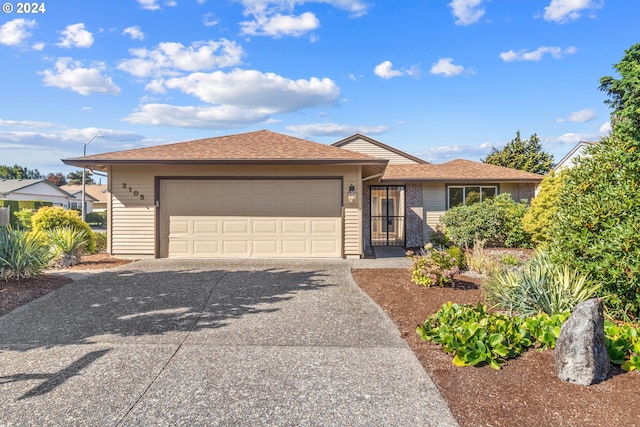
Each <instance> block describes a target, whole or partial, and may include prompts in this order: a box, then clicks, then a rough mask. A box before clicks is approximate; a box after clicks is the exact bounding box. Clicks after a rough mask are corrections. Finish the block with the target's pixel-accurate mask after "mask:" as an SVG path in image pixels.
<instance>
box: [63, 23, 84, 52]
mask: <svg viewBox="0 0 640 427" xmlns="http://www.w3.org/2000/svg"><path fill="white" fill-rule="evenodd" d="M92 44H93V34H91V33H90V32H89V31H87V30H85V29H84V24H83V23H79V24H72V25H67V28H65V29H64V31H62V37H60V42H59V43H56V46H60V47H90V46H91V45H92Z"/></svg>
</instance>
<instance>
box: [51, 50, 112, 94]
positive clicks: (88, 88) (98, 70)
mask: <svg viewBox="0 0 640 427" xmlns="http://www.w3.org/2000/svg"><path fill="white" fill-rule="evenodd" d="M105 68H106V67H105V65H104V64H103V63H101V62H98V63H96V64H94V65H93V67H91V68H85V67H83V66H82V63H81V62H80V61H74V60H72V59H71V58H58V60H57V61H56V66H55V70H49V69H47V70H44V71H42V72H41V73H40V74H42V75H43V76H44V78H43V79H42V81H43V83H44V85H45V86H54V87H57V88H60V89H69V90H72V91H74V92H78V93H79V94H81V95H90V94H92V93H105V94H112V95H117V94H119V93H120V92H121V90H120V88H119V87H118V86H117V85H116V84H114V83H113V81H112V80H111V77H107V76H104V75H102V71H104V70H105Z"/></svg>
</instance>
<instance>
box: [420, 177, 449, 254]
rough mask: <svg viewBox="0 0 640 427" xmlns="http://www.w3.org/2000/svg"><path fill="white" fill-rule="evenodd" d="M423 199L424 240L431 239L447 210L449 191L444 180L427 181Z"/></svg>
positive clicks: (423, 188) (423, 190) (424, 186)
mask: <svg viewBox="0 0 640 427" xmlns="http://www.w3.org/2000/svg"><path fill="white" fill-rule="evenodd" d="M422 200H423V201H424V216H425V227H424V241H425V242H429V241H430V240H431V233H432V232H434V231H435V230H436V226H437V225H438V224H439V223H440V217H441V216H442V215H443V214H444V213H445V212H446V211H447V191H446V186H445V184H444V183H442V182H437V183H431V182H426V183H424V184H423V186H422Z"/></svg>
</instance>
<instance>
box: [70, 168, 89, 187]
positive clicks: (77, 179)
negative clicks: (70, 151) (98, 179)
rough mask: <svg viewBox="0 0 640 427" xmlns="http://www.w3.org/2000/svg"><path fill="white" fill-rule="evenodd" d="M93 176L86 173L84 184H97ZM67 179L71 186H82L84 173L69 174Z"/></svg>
mask: <svg viewBox="0 0 640 427" xmlns="http://www.w3.org/2000/svg"><path fill="white" fill-rule="evenodd" d="M92 175H93V174H92V173H91V172H90V171H86V172H85V176H84V183H85V184H95V181H94V180H93V178H92V177H91V176H92ZM67 179H68V182H69V184H71V185H82V171H81V170H79V171H75V172H69V174H68V175H67Z"/></svg>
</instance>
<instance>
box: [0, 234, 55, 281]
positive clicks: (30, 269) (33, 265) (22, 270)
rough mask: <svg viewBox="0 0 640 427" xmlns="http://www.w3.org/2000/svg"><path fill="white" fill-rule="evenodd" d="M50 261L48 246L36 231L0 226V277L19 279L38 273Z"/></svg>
mask: <svg viewBox="0 0 640 427" xmlns="http://www.w3.org/2000/svg"><path fill="white" fill-rule="evenodd" d="M49 261H51V252H50V251H49V247H48V246H47V245H46V244H45V243H44V242H43V240H42V239H41V238H40V236H39V235H38V234H36V233H28V232H26V231H22V230H13V229H12V228H11V227H7V228H4V227H1V228H0V278H1V279H3V280H9V279H15V280H21V279H26V278H28V277H34V276H38V275H40V274H41V273H42V272H43V271H44V269H45V268H47V265H48V264H49Z"/></svg>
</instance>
